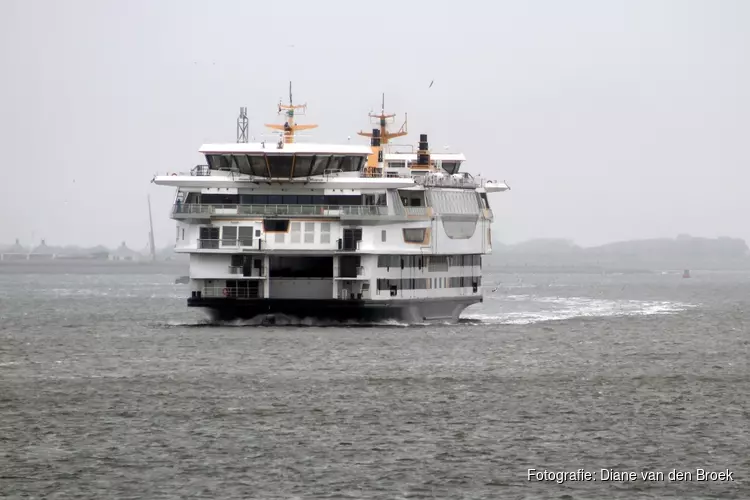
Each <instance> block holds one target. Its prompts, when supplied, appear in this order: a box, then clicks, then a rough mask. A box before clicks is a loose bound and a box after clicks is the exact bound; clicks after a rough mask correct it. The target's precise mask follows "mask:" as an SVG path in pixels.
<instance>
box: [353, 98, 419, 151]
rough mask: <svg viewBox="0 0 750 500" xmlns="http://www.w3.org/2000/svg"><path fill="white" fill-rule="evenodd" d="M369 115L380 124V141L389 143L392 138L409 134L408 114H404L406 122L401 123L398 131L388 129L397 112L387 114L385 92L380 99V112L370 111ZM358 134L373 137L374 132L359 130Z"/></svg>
mask: <svg viewBox="0 0 750 500" xmlns="http://www.w3.org/2000/svg"><path fill="white" fill-rule="evenodd" d="M368 116H369V117H370V118H374V119H375V120H372V121H373V125H374V124H376V123H377V124H378V125H379V126H380V143H381V144H388V143H389V142H390V140H391V139H395V138H396V137H403V136H405V135H407V134H408V132H407V118H406V114H404V124H403V125H401V128H399V129H398V131H397V132H389V131H388V124H389V123H393V118H395V117H396V114H395V113H394V114H390V115H387V114H385V93H383V95H382V98H381V101H380V114H379V115H376V114H373V113H372V112H370V113H368ZM357 134H358V135H361V136H363V137H372V132H362V131H360V132H357Z"/></svg>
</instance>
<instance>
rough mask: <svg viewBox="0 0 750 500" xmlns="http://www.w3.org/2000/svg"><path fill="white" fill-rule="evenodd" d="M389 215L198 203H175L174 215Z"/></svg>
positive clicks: (369, 209) (352, 209)
mask: <svg viewBox="0 0 750 500" xmlns="http://www.w3.org/2000/svg"><path fill="white" fill-rule="evenodd" d="M228 213H232V214H233V215H234V214H236V215H305V216H314V215H318V216H328V217H330V216H337V215H347V216H351V215H373V216H377V215H388V207H386V206H384V205H208V204H198V203H175V204H174V206H173V207H172V215H191V214H200V215H214V214H228Z"/></svg>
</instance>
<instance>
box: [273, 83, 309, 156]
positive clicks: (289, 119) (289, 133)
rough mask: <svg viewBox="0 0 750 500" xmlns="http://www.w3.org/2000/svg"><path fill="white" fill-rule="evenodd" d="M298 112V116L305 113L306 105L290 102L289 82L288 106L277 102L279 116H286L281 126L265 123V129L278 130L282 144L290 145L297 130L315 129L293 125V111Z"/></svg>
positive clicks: (290, 88) (290, 85)
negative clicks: (282, 136)
mask: <svg viewBox="0 0 750 500" xmlns="http://www.w3.org/2000/svg"><path fill="white" fill-rule="evenodd" d="M296 110H300V111H301V113H299V114H300V115H304V114H305V112H306V111H307V104H294V102H293V101H292V82H289V104H288V105H287V104H282V103H281V100H279V114H280V115H281V114H284V115H286V119H285V121H284V124H283V125H279V124H276V123H266V127H268V128H270V129H273V130H280V131H282V132H283V133H284V143H285V144H291V143H293V142H294V134H295V132H297V131H298V130H309V129H312V128H316V127H317V125H312V124H311V125H297V124H296V123H294V115H295V111H296Z"/></svg>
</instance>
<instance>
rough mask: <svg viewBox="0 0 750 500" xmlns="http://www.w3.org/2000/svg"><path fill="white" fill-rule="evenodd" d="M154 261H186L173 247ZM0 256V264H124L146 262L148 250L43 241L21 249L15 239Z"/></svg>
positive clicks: (159, 251) (159, 252)
mask: <svg viewBox="0 0 750 500" xmlns="http://www.w3.org/2000/svg"><path fill="white" fill-rule="evenodd" d="M155 254H156V260H157V261H181V260H184V261H186V262H187V260H188V256H187V255H184V254H177V253H175V252H174V247H173V246H171V245H170V246H167V247H164V248H161V249H157V250H156V252H155ZM0 256H2V261H4V262H9V261H24V260H35V261H42V260H96V261H102V260H105V261H106V260H109V261H124V262H144V261H150V260H151V255H150V251H149V250H148V248H146V249H143V250H140V251H137V250H133V249H131V248H129V247H128V246H127V244H126V243H125V242H122V243H121V244H120V246H119V247H117V248H113V249H110V248H107V247H105V246H103V245H97V246H94V247H80V246H75V245H68V246H55V245H48V244H47V243H46V242H45V241H44V240H42V241H41V243H40V244H39V245H36V246H34V247H28V246H24V245H22V244H21V243H20V241H19V240H16V242H15V243H14V244H12V245H0Z"/></svg>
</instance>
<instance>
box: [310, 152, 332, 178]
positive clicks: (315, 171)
mask: <svg viewBox="0 0 750 500" xmlns="http://www.w3.org/2000/svg"><path fill="white" fill-rule="evenodd" d="M330 162H331V157H330V156H326V155H316V156H315V162H314V163H313V167H312V170H310V175H323V172H325V171H326V170H327V169H328V164H329V163H330Z"/></svg>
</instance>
